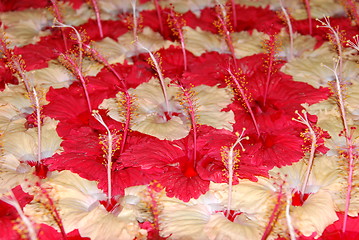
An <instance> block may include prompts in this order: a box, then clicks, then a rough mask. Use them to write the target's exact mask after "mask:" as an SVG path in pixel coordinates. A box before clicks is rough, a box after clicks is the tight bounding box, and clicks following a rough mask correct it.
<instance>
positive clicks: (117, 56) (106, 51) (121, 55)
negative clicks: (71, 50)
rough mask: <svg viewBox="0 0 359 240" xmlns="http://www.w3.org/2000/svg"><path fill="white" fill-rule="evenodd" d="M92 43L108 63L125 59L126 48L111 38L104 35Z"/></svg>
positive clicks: (121, 61)
mask: <svg viewBox="0 0 359 240" xmlns="http://www.w3.org/2000/svg"><path fill="white" fill-rule="evenodd" d="M92 45H93V46H94V48H95V49H96V50H97V51H98V52H99V53H100V54H101V55H102V56H103V57H104V58H105V59H106V60H107V61H108V62H109V63H110V64H114V63H123V62H124V60H125V55H126V48H124V47H123V46H122V45H121V44H119V43H118V42H116V41H115V40H113V39H112V38H108V37H106V38H104V39H102V40H100V41H98V42H93V43H92Z"/></svg>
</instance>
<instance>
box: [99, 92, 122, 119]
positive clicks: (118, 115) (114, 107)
mask: <svg viewBox="0 0 359 240" xmlns="http://www.w3.org/2000/svg"><path fill="white" fill-rule="evenodd" d="M122 99H123V93H122V92H119V93H117V94H116V98H109V99H105V100H103V102H102V103H101V104H100V105H99V109H107V110H108V112H107V115H109V116H110V117H111V118H112V119H115V120H116V121H118V122H122V123H124V122H125V120H126V119H125V114H124V113H125V111H126V109H125V106H124V105H123V104H122Z"/></svg>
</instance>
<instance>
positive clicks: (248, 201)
mask: <svg viewBox="0 0 359 240" xmlns="http://www.w3.org/2000/svg"><path fill="white" fill-rule="evenodd" d="M276 190H277V189H276V188H275V187H274V186H273V184H272V183H271V181H270V180H269V179H265V178H261V177H259V178H258V182H251V181H249V180H241V182H240V183H239V184H237V185H234V186H233V190H232V205H231V209H233V210H238V211H242V212H245V213H246V214H247V215H248V216H250V217H251V219H253V220H256V219H257V220H258V221H259V220H260V219H262V217H263V216H264V215H265V214H267V211H268V208H269V207H270V206H272V205H273V203H275V202H276V201H277V200H276V199H277V198H276V197H277V196H276V194H275V192H276ZM210 191H211V192H212V193H213V194H214V195H215V196H216V197H217V198H218V199H220V201H221V203H222V204H223V205H227V201H228V185H227V184H214V183H211V185H210Z"/></svg>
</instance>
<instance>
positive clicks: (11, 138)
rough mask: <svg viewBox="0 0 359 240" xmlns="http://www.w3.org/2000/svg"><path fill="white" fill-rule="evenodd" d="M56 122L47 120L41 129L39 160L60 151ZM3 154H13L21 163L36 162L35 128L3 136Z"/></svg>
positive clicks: (36, 142)
mask: <svg viewBox="0 0 359 240" xmlns="http://www.w3.org/2000/svg"><path fill="white" fill-rule="evenodd" d="M56 126H57V121H55V120H51V119H49V118H47V119H45V122H44V124H43V126H42V128H41V130H42V135H41V140H42V141H41V159H44V158H48V157H51V156H52V155H53V154H54V153H55V152H56V151H58V150H60V144H61V141H62V140H61V138H60V137H59V136H58V135H57V132H56ZM3 140H4V144H3V146H4V151H5V153H10V154H13V155H14V156H15V157H16V158H18V159H19V160H21V161H31V162H36V161H37V160H38V158H37V151H38V148H37V146H38V141H37V128H30V129H28V130H26V131H24V132H11V133H7V134H5V135H4V136H3Z"/></svg>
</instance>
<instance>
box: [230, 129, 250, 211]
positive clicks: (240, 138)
mask: <svg viewBox="0 0 359 240" xmlns="http://www.w3.org/2000/svg"><path fill="white" fill-rule="evenodd" d="M245 131H246V129H245V128H243V130H242V133H241V134H239V133H236V135H237V137H238V138H237V140H236V142H235V143H234V144H233V145H232V146H231V147H230V148H229V151H228V159H227V169H228V200H227V213H226V217H227V218H228V217H229V214H230V211H231V206H232V188H233V177H234V167H235V163H236V162H237V161H238V157H239V152H238V151H235V150H234V149H235V148H236V147H237V145H240V147H241V150H242V151H243V152H244V151H245V149H244V147H243V145H242V141H243V140H245V139H247V140H248V139H249V138H248V136H247V137H244V132H245Z"/></svg>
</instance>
